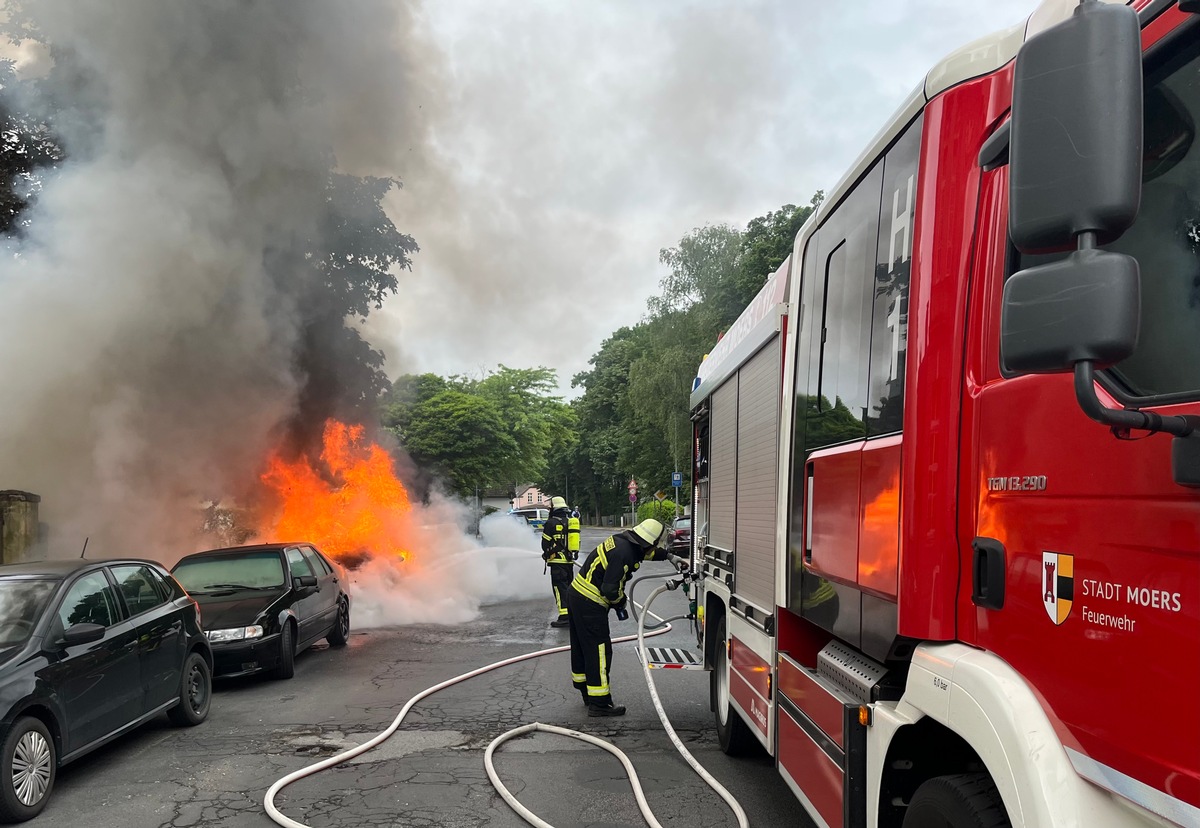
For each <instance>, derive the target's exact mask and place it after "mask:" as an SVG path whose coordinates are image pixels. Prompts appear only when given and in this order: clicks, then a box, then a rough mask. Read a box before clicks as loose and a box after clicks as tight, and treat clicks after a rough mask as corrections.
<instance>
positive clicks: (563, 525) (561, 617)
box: [542, 497, 579, 627]
mask: <svg viewBox="0 0 1200 828" xmlns="http://www.w3.org/2000/svg"><path fill="white" fill-rule="evenodd" d="M572 520H573V518H571V517H570V511H569V510H568V509H567V501H566V500H564V499H563V498H561V497H553V498H551V499H550V517H549V518H547V520H546V523H545V525H543V526H542V560H543V561H545V562H546V565H547V566H549V568H550V587H551V589H553V590H554V603H555V605H557V607H558V617H557V618H555V619H554V620H553V621H551V622H550V626H551V627H566V626H567V625H568V622H567V615H568V613H569V610H568V609H567V592H568V588H569V587H570V586H571V577H572V576H573V575H574V574H575V564H574V560H575V558H576V557H577V556H578V554H579V521H575V534H574V535H573V536H572V535H571V527H570V522H571V521H572ZM572 537H574V538H575V551H571V538H572Z"/></svg>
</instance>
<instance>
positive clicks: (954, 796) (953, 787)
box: [902, 773, 1012, 828]
mask: <svg viewBox="0 0 1200 828" xmlns="http://www.w3.org/2000/svg"><path fill="white" fill-rule="evenodd" d="M1011 826H1012V823H1011V822H1010V821H1009V819H1008V812H1007V811H1005V810H1004V802H1003V801H1002V800H1001V799H1000V792H999V791H998V790H996V785H995V783H994V782H992V778H991V777H990V776H988V775H987V774H986V773H963V774H957V775H955V776H935V777H934V778H933V779H929V780H927V781H925V782H924V783H923V784H922V785H921V787H919V788H917V792H916V793H915V794H913V798H912V800H911V801H910V802H909V803H908V810H907V811H906V812H905V814H904V824H903V826H902V828H1011Z"/></svg>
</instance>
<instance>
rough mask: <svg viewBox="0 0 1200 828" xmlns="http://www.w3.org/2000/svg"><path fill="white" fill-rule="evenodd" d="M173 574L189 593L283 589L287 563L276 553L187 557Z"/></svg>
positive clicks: (172, 571) (176, 566) (176, 567)
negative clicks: (284, 569)
mask: <svg viewBox="0 0 1200 828" xmlns="http://www.w3.org/2000/svg"><path fill="white" fill-rule="evenodd" d="M171 574H172V575H174V576H175V580H177V581H179V583H180V584H182V585H183V588H184V589H186V590H187V591H188V592H200V593H202V592H206V591H209V590H214V589H273V588H275V587H281V586H283V564H282V563H280V561H279V553H278V552H275V551H273V550H272V551H270V552H246V553H244V554H241V555H214V556H212V557H203V556H200V557H195V558H184V559H183V560H182V561H180V562H179V563H178V564H176V565H175V568H174V569H173V570H171Z"/></svg>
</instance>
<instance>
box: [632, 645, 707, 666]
mask: <svg viewBox="0 0 1200 828" xmlns="http://www.w3.org/2000/svg"><path fill="white" fill-rule="evenodd" d="M639 656H641V658H642V660H643V661H644V662H646V666H648V667H649V668H650V669H651V670H703V669H704V665H703V664H701V663H699V662H698V661H697V660H696V656H695V655H694V654H693V653H692V652H691V650H685V649H682V648H680V647H647V648H646V653H645V654H644V655H643V654H641V653H639Z"/></svg>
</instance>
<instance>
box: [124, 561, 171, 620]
mask: <svg viewBox="0 0 1200 828" xmlns="http://www.w3.org/2000/svg"><path fill="white" fill-rule="evenodd" d="M111 571H112V574H113V579H114V580H115V581H116V582H117V588H118V589H120V590H121V597H122V598H124V599H125V606H126V607H128V608H129V614H130V615H131V616H132V615H141V614H142V613H143V612H147V611H149V610H152V609H154V608H155V607H158V606H161V605H162V604H164V603H166V602H165V601H164V599H163V589H164V588H163V587H162V586H156V585H155V581H156V580H158V579H157V577H156V576H155V574H154V571H153V570H151V569H150V567H148V566H133V565H130V566H114V567H112V568H111Z"/></svg>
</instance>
